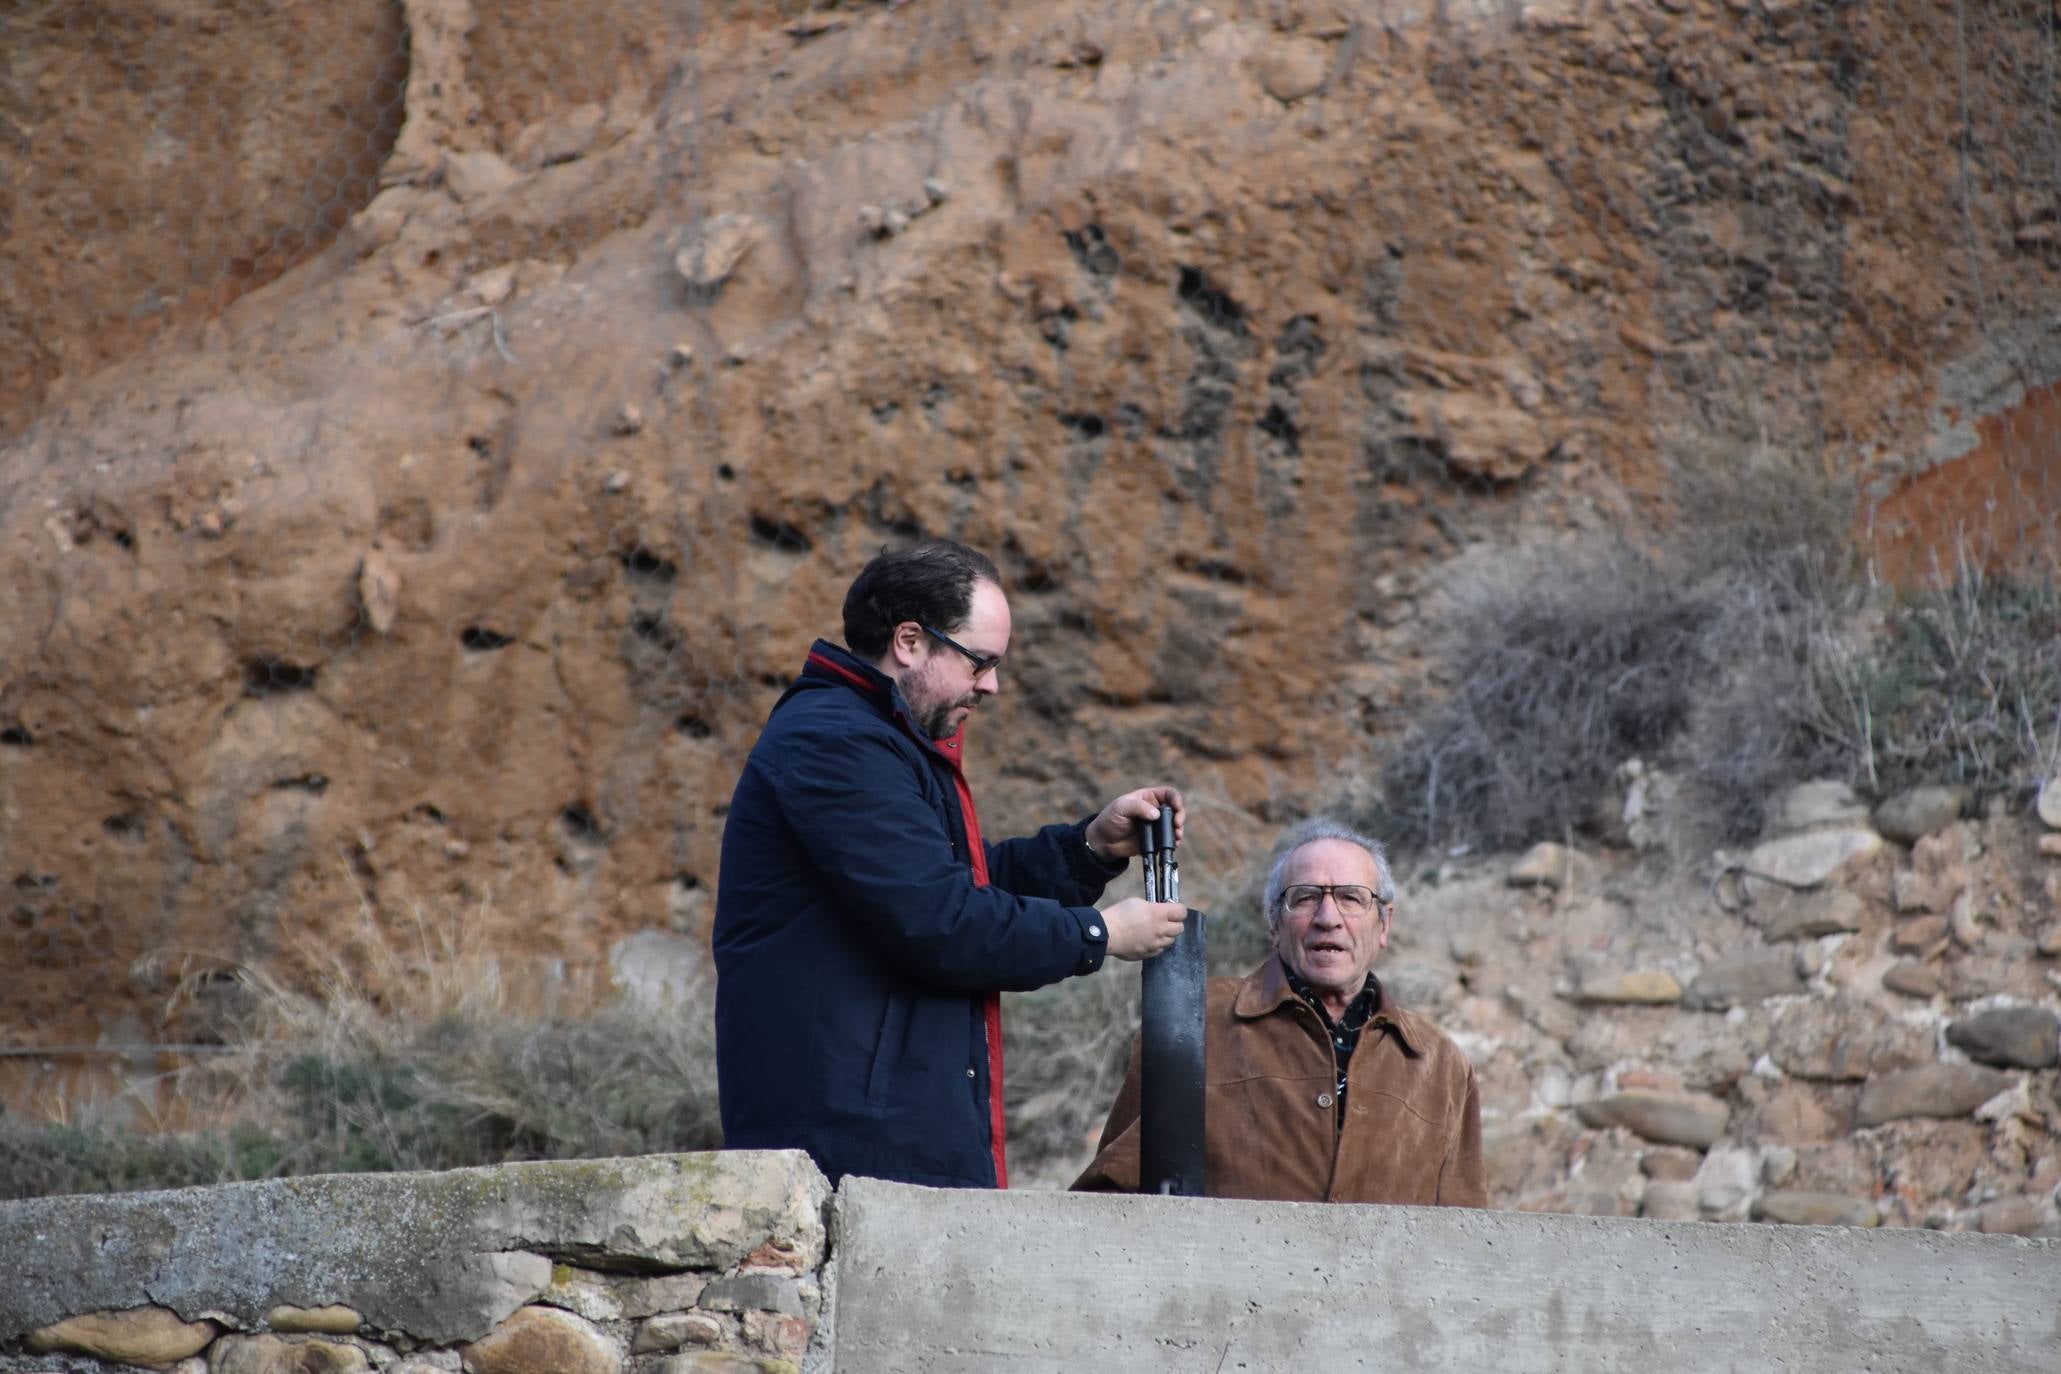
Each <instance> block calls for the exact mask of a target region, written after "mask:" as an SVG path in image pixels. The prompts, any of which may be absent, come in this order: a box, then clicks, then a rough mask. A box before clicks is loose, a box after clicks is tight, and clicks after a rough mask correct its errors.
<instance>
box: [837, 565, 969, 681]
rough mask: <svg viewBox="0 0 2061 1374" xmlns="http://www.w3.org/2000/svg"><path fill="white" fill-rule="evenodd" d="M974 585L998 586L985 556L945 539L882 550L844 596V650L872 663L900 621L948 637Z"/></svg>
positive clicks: (960, 618) (965, 609)
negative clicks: (935, 631) (911, 621)
mask: <svg viewBox="0 0 2061 1374" xmlns="http://www.w3.org/2000/svg"><path fill="white" fill-rule="evenodd" d="M980 581H987V582H992V583H994V584H995V585H996V586H1000V585H1001V584H1002V576H1001V574H1000V573H998V572H996V571H995V565H994V563H993V562H991V561H990V560H989V559H988V556H987V555H986V554H984V553H980V552H978V551H976V550H973V549H969V548H967V547H966V546H965V545H964V544H955V543H953V542H952V541H951V540H949V539H927V540H925V541H924V542H923V543H921V544H915V545H912V546H910V547H909V548H906V549H893V550H889V549H882V550H881V551H880V552H879V553H878V554H875V555H874V556H873V559H872V560H871V561H870V562H868V563H867V564H866V566H865V567H863V568H861V569H859V575H858V576H857V577H856V578H854V579H852V586H851V590H850V591H848V592H846V593H845V594H844V642H845V647H846V648H848V649H850V650H851V651H852V652H853V653H855V654H857V655H859V656H860V657H861V658H873V659H877V658H879V657H880V656H881V655H882V654H884V653H886V652H887V642H888V640H889V639H891V638H893V637H894V629H895V626H897V625H899V624H901V623H902V622H903V621H905V620H913V621H915V622H917V623H918V624H919V625H929V626H931V627H933V628H935V629H937V630H939V631H942V632H943V633H945V634H950V633H951V632H952V631H954V630H956V629H958V628H959V627H960V626H962V625H964V624H965V623H966V617H967V616H968V615H970V614H971V613H972V610H973V584H974V583H975V582H980Z"/></svg>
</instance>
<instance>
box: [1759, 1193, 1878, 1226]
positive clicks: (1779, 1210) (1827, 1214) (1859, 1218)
mask: <svg viewBox="0 0 2061 1374" xmlns="http://www.w3.org/2000/svg"><path fill="white" fill-rule="evenodd" d="M1753 1219H1754V1220H1755V1221H1774V1222H1781V1223H1784V1224H1786V1225H1789V1226H1873V1225H1875V1223H1876V1222H1877V1221H1879V1220H1881V1218H1880V1216H1879V1215H1878V1214H1877V1212H1876V1211H1875V1204H1874V1203H1872V1202H1869V1201H1867V1200H1866V1199H1864V1198H1856V1197H1847V1196H1845V1195H1843V1194H1840V1193H1811V1192H1801V1191H1793V1192H1775V1193H1768V1194H1766V1195H1765V1196H1763V1197H1761V1198H1760V1199H1759V1200H1758V1201H1756V1202H1755V1203H1754V1204H1753Z"/></svg>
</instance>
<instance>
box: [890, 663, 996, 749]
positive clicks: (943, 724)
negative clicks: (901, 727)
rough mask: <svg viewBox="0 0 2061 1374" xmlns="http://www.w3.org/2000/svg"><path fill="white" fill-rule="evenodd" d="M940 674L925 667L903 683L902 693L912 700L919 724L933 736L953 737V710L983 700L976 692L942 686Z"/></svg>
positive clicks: (914, 714) (912, 708) (910, 705)
mask: <svg viewBox="0 0 2061 1374" xmlns="http://www.w3.org/2000/svg"><path fill="white" fill-rule="evenodd" d="M941 676H942V674H940V673H934V672H932V671H931V670H930V669H929V668H927V667H926V668H922V669H919V670H918V671H917V672H915V673H913V674H912V675H910V676H909V677H908V678H907V679H905V680H904V681H903V683H902V697H903V699H904V700H906V701H907V702H908V703H909V712H910V714H911V715H913V716H914V717H915V718H916V726H917V728H918V729H920V730H922V731H923V733H924V734H926V735H928V736H930V737H931V738H932V739H950V738H951V737H952V736H953V735H955V734H957V733H958V731H957V729H956V728H955V727H954V726H953V725H952V723H951V721H952V712H954V711H956V710H958V709H959V708H960V707H962V706H965V707H973V706H977V705H978V704H979V702H980V697H979V696H978V695H976V694H975V693H973V692H966V693H964V694H958V693H953V692H952V691H951V690H950V689H949V688H943V687H940V686H939V685H938V684H937V678H939V677H941Z"/></svg>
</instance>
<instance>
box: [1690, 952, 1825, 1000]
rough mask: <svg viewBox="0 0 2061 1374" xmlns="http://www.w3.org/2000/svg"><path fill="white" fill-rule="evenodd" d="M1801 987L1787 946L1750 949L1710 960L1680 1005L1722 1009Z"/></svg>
mask: <svg viewBox="0 0 2061 1374" xmlns="http://www.w3.org/2000/svg"><path fill="white" fill-rule="evenodd" d="M1802 991H1803V979H1802V978H1801V977H1799V976H1798V975H1797V972H1796V959H1795V956H1793V955H1791V954H1790V953H1789V952H1788V951H1787V950H1753V951H1751V952H1749V953H1746V954H1740V955H1735V956H1733V957H1732V958H1730V959H1725V960H1721V961H1720V962H1718V963H1715V964H1711V965H1710V966H1708V967H1706V968H1705V969H1704V970H1703V971H1702V972H1701V973H1698V974H1697V975H1696V977H1695V979H1694V980H1693V981H1692V982H1691V983H1690V984H1689V990H1688V991H1687V992H1685V993H1684V994H1683V995H1682V1005H1684V1006H1687V1007H1696V1008H1699V1009H1703V1010H1710V1011H1722V1010H1724V1009H1725V1008H1727V1007H1736V1006H1743V1005H1745V1004H1746V1003H1749V1002H1764V1001H1766V1000H1767V999H1768V998H1770V997H1782V996H1786V995H1788V994H1790V993H1797V992H1802Z"/></svg>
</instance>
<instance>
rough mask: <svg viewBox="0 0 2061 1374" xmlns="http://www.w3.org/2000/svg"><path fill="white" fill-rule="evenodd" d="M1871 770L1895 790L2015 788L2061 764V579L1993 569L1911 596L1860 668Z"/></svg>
mask: <svg viewBox="0 0 2061 1374" xmlns="http://www.w3.org/2000/svg"><path fill="white" fill-rule="evenodd" d="M1855 677H1856V679H1857V686H1856V699H1857V702H1858V703H1859V706H1860V717H1861V719H1860V724H1861V727H1862V729H1861V731H1860V736H1861V737H1860V744H1861V749H1862V759H1861V770H1862V771H1863V772H1864V773H1865V775H1866V778H1867V780H1868V781H1869V782H1870V783H1871V784H1873V785H1874V786H1876V787H1878V788H1880V789H1883V790H1894V789H1896V788H1898V787H1905V786H1909V785H1912V784H1915V783H1920V782H1955V783H1961V784H1965V785H1967V786H1969V787H1972V788H1973V789H1975V790H1976V791H1977V792H1981V793H2015V792H2021V791H2025V790H2028V789H2030V788H2031V787H2033V786H2035V785H2036V784H2037V783H2039V782H2040V781H2041V780H2042V779H2044V778H2048V777H2053V776H2056V775H2061V581H2057V580H2056V579H2055V578H2053V577H2044V578H2043V577H2037V576H2032V577H2028V576H2019V577H1991V576H1987V575H1985V574H1984V573H1983V572H1982V570H1981V569H1980V568H1979V567H1977V566H1975V565H1973V564H1971V563H1969V562H1967V561H1966V560H1965V559H1964V560H1962V562H1961V564H1960V567H1959V569H1958V575H1957V576H1956V577H1955V578H1954V579H1953V580H1952V581H1951V582H1938V583H1934V584H1933V585H1931V586H1928V587H1925V588H1922V589H1920V590H1919V591H1917V592H1915V593H1912V594H1909V595H1906V596H1903V597H1900V598H1898V599H1897V600H1895V601H1894V602H1893V603H1892V604H1891V605H1890V606H1889V608H1888V609H1887V611H1886V613H1885V615H1884V617H1883V622H1882V630H1881V633H1880V635H1879V636H1878V637H1877V639H1876V640H1875V642H1874V643H1873V644H1872V646H1871V648H1870V652H1869V653H1868V655H1867V657H1866V658H1865V659H1864V660H1863V662H1862V663H1861V665H1860V666H1859V669H1858V670H1857V671H1856V673H1855Z"/></svg>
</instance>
